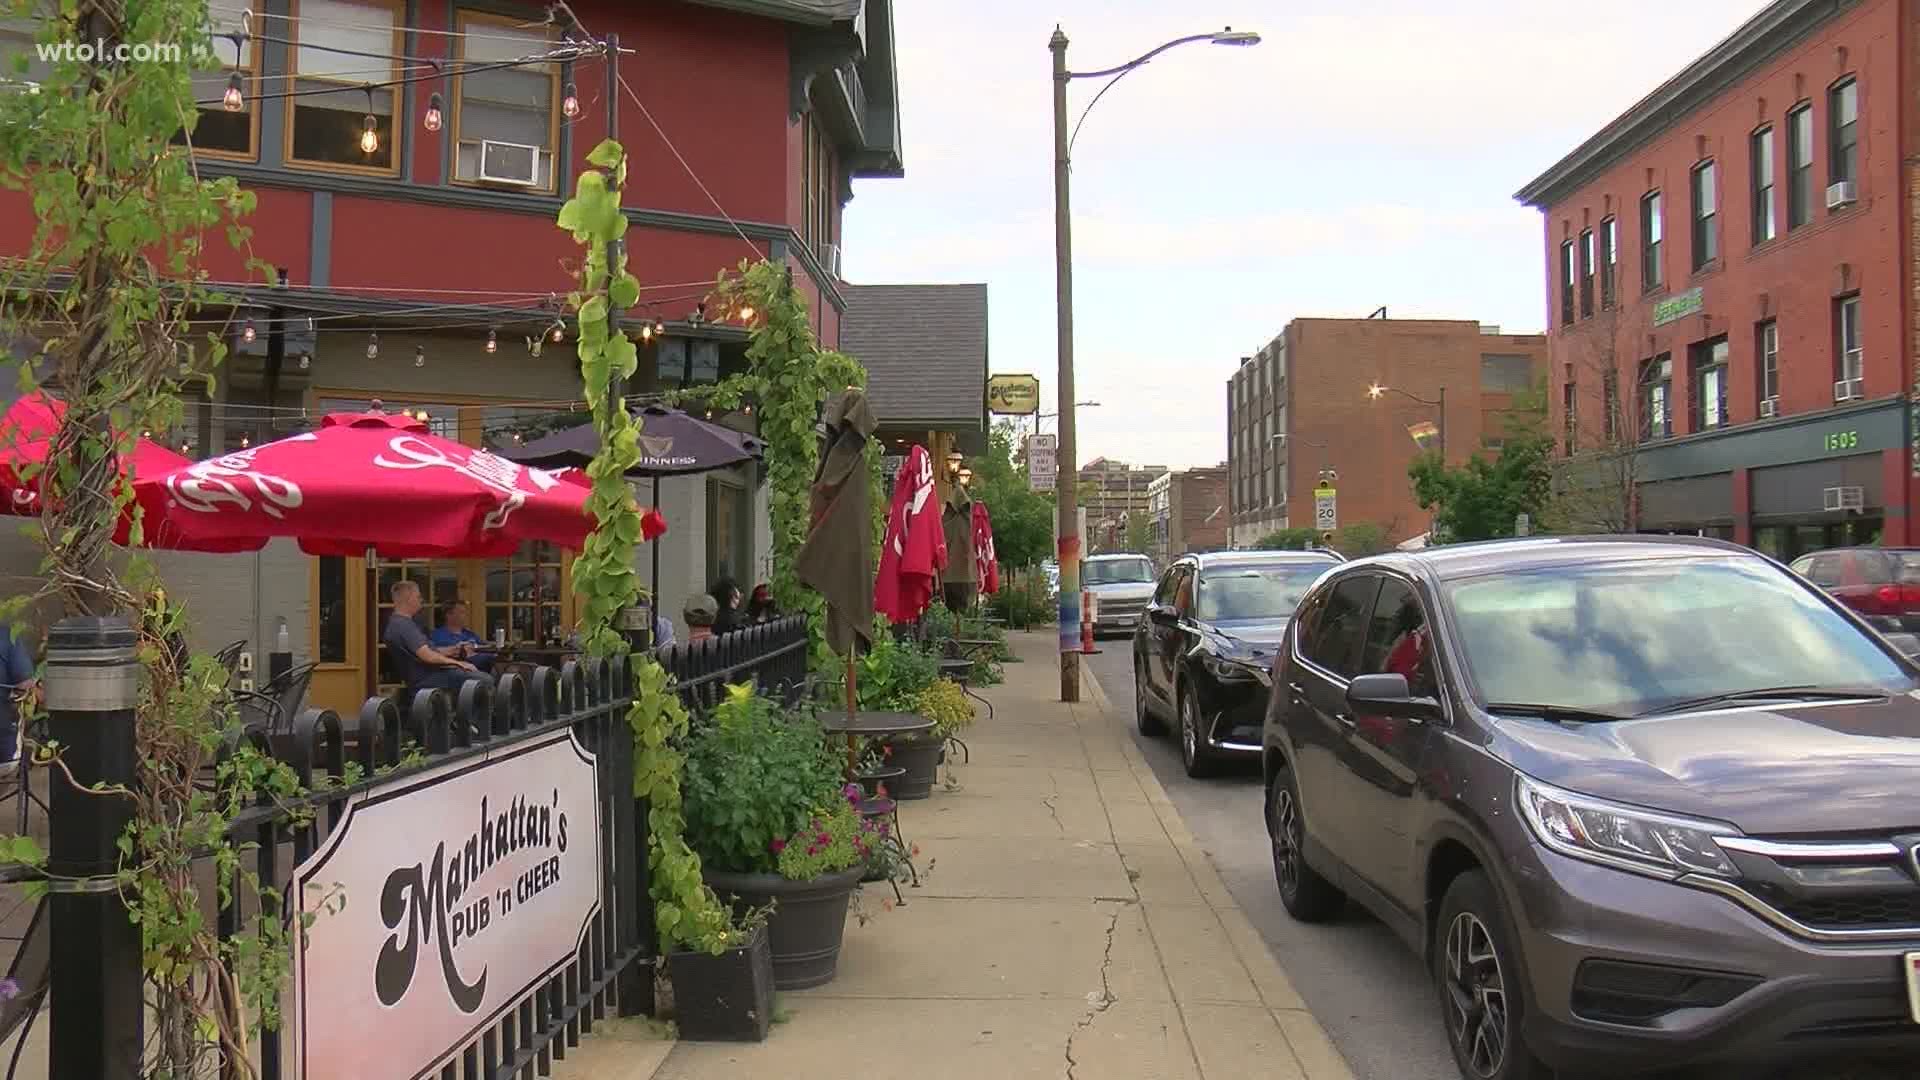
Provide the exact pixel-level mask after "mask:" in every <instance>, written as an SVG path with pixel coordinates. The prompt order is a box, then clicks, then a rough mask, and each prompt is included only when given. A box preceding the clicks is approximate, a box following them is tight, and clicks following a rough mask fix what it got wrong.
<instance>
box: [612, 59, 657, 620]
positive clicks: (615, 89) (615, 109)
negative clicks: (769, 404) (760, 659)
mask: <svg viewBox="0 0 1920 1080" xmlns="http://www.w3.org/2000/svg"><path fill="white" fill-rule="evenodd" d="M605 48H606V50H607V87H606V94H607V138H609V139H611V140H613V141H614V142H619V141H620V35H619V34H608V35H607V39H606V42H605ZM621 195H622V196H623V198H622V199H621V201H622V202H624V201H625V199H624V195H625V191H624V190H622V191H621ZM614 209H616V210H619V211H620V212H621V213H623V214H624V213H626V210H625V209H624V208H621V207H615V208H614ZM626 250H627V245H626V241H624V240H621V239H619V238H615V239H614V240H611V241H609V242H608V243H607V284H608V286H609V288H608V290H607V331H608V333H609V334H621V335H624V334H625V333H626V331H625V330H623V329H621V328H620V319H621V317H622V312H621V311H620V305H619V304H616V303H614V301H613V290H612V288H611V286H612V284H613V275H614V274H615V273H617V272H618V269H619V266H620V257H621V256H622V255H624V254H625V253H626ZM607 398H608V401H607V407H608V408H609V409H625V408H626V407H627V380H626V377H625V376H624V375H621V374H620V372H619V371H618V370H615V371H614V372H613V377H612V378H610V379H608V380H607ZM647 631H648V633H649V634H651V633H652V631H653V626H652V624H651V623H649V624H648V626H647Z"/></svg>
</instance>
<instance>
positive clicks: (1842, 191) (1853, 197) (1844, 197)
mask: <svg viewBox="0 0 1920 1080" xmlns="http://www.w3.org/2000/svg"><path fill="white" fill-rule="evenodd" d="M1858 201H1860V185H1859V184H1856V183H1854V182H1853V181H1851V180H1842V181H1840V182H1838V183H1834V184H1828V185H1827V209H1829V210H1838V209H1840V208H1841V207H1843V206H1852V205H1853V204H1854V203H1856V202H1858Z"/></svg>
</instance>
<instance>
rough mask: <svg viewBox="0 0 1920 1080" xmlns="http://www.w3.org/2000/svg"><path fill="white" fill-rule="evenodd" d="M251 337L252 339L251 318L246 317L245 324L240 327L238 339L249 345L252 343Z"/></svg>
mask: <svg viewBox="0 0 1920 1080" xmlns="http://www.w3.org/2000/svg"><path fill="white" fill-rule="evenodd" d="M253 339H254V333H253V320H252V319H248V320H247V324H246V325H245V326H243V327H241V328H240V340H241V341H244V342H246V343H248V344H249V345H251V344H252V343H253Z"/></svg>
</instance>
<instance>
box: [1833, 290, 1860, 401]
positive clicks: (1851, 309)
mask: <svg viewBox="0 0 1920 1080" xmlns="http://www.w3.org/2000/svg"><path fill="white" fill-rule="evenodd" d="M1833 323H1834V335H1835V338H1836V341H1835V346H1836V348H1835V356H1834V383H1833V399H1834V400H1835V401H1852V400H1854V399H1856V398H1863V397H1865V396H1866V385H1865V383H1866V378H1865V376H1866V354H1865V350H1864V347H1863V345H1862V342H1861V325H1860V297H1858V296H1847V297H1842V298H1841V299H1839V300H1836V301H1834V317H1833Z"/></svg>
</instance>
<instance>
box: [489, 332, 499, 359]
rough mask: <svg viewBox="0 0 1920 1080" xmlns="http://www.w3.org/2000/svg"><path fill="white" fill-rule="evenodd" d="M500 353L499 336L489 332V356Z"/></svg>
mask: <svg viewBox="0 0 1920 1080" xmlns="http://www.w3.org/2000/svg"><path fill="white" fill-rule="evenodd" d="M499 351H500V337H499V335H497V334H495V333H494V332H493V331H492V330H489V331H487V355H488V356H492V355H493V354H494V353H497V352H499Z"/></svg>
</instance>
